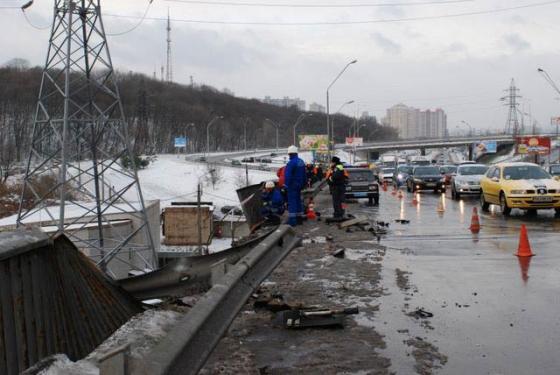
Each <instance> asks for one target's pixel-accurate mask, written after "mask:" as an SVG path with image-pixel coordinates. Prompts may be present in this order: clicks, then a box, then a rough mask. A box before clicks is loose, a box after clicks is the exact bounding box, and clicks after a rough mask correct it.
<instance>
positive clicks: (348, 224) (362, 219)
mask: <svg viewBox="0 0 560 375" xmlns="http://www.w3.org/2000/svg"><path fill="white" fill-rule="evenodd" d="M368 223H369V220H368V219H367V218H365V217H358V218H355V219H350V220H346V221H344V222H342V223H339V224H338V228H340V229H344V228H348V227H351V226H354V225H360V224H364V225H366V224H368Z"/></svg>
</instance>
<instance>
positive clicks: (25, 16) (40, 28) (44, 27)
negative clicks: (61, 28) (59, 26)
mask: <svg viewBox="0 0 560 375" xmlns="http://www.w3.org/2000/svg"><path fill="white" fill-rule="evenodd" d="M21 12H22V13H23V17H24V18H25V20H26V21H27V23H28V24H29V26H31V27H32V28H34V29H37V30H47V29H48V28H50V27H51V25H47V26H37V25H35V24H34V23H33V22H31V20H30V19H29V17H27V13H26V12H25V10H23V9H22V11H21Z"/></svg>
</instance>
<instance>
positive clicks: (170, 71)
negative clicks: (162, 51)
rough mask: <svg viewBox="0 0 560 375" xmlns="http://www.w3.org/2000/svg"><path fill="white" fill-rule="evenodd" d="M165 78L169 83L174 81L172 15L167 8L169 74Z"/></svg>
mask: <svg viewBox="0 0 560 375" xmlns="http://www.w3.org/2000/svg"><path fill="white" fill-rule="evenodd" d="M165 80H166V81H167V82H168V83H171V82H173V61H172V55H171V16H170V14H169V9H167V74H166V76H165Z"/></svg>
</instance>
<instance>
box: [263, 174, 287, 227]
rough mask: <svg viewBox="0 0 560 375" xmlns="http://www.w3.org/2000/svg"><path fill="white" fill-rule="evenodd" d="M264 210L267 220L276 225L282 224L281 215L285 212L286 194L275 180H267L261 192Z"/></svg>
mask: <svg viewBox="0 0 560 375" xmlns="http://www.w3.org/2000/svg"><path fill="white" fill-rule="evenodd" d="M261 200H262V210H261V213H262V215H263V217H264V218H265V220H266V221H267V222H268V223H270V224H274V225H278V224H280V222H281V220H280V217H281V216H282V214H284V211H285V206H286V202H285V201H284V194H283V193H282V191H281V190H280V189H279V188H277V187H276V184H274V182H273V181H267V182H266V184H265V185H264V189H263V191H262V193H261Z"/></svg>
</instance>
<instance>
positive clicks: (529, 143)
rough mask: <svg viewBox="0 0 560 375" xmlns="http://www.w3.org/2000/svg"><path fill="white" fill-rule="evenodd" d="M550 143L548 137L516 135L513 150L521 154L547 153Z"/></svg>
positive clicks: (548, 152)
mask: <svg viewBox="0 0 560 375" xmlns="http://www.w3.org/2000/svg"><path fill="white" fill-rule="evenodd" d="M550 144H551V142H550V137H537V136H535V137H517V142H516V149H515V151H516V153H517V154H521V155H548V154H550Z"/></svg>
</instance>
